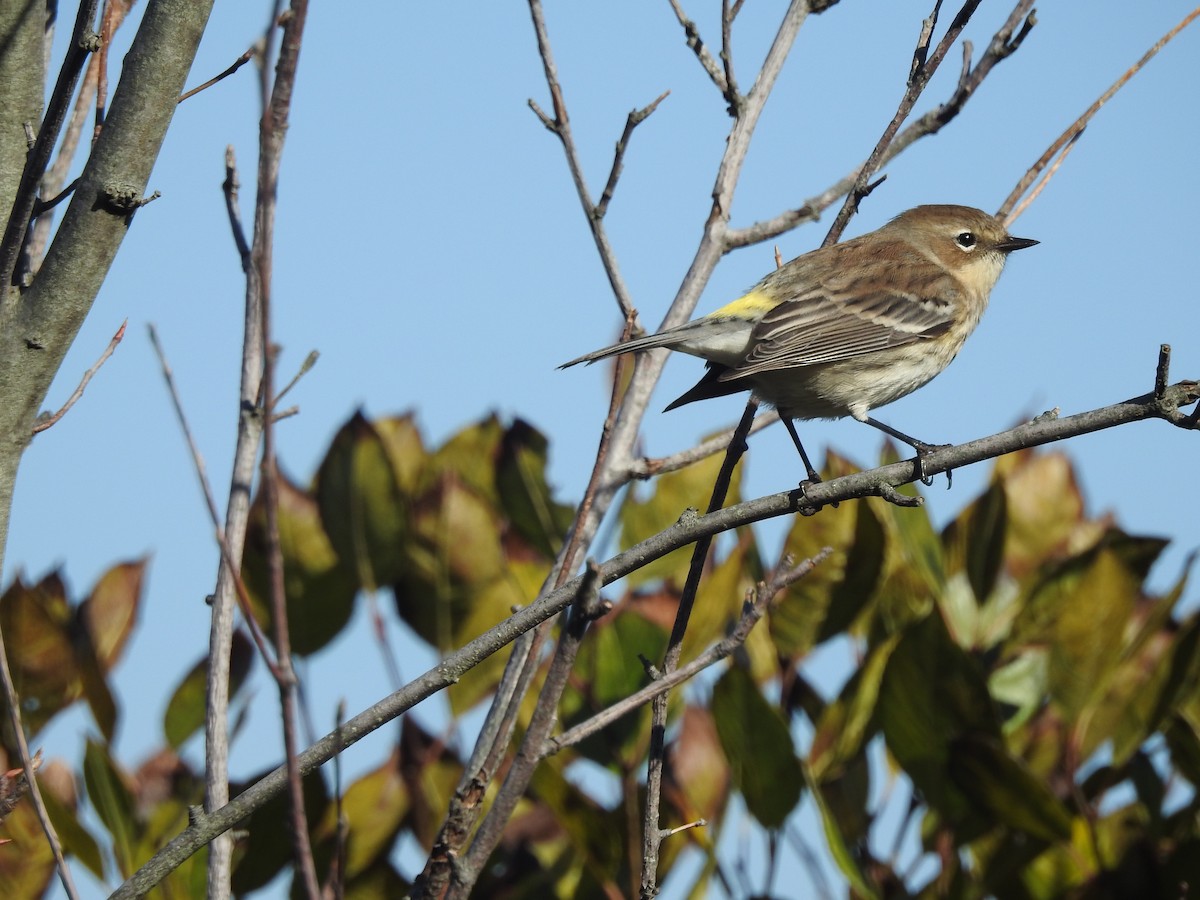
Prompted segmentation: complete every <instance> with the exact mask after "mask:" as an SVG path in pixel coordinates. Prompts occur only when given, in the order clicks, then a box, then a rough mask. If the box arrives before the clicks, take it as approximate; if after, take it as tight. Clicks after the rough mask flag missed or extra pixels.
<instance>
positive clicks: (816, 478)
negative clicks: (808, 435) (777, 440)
mask: <svg viewBox="0 0 1200 900" xmlns="http://www.w3.org/2000/svg"><path fill="white" fill-rule="evenodd" d="M779 418H780V419H782V420H783V427H784V428H786V429H787V431H788V434H790V435H791V436H792V443H793V444H795V445H796V449H797V450H799V451H800V458H801V459H802V460H804V469H805V471H806V472H808V480H809V481H810V482H812V483H813V484H820V483H821V476H820V475H818V474H817V470H816V469H814V468H813V464H812V463H811V462H809V461H808V454H807V453H805V452H804V445H803V444H802V443H800V435H798V434H796V424H795V423H794V422H793V421H792V417H791V416H788V415H785V414H784V413H782V412H781V413H780V414H779Z"/></svg>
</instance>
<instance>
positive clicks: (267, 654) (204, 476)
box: [147, 322, 276, 672]
mask: <svg viewBox="0 0 1200 900" xmlns="http://www.w3.org/2000/svg"><path fill="white" fill-rule="evenodd" d="M147 329H148V331H149V333H150V343H151V344H152V345H153V346H154V353H155V355H156V356H157V357H158V364H159V367H160V368H161V370H162V375H163V381H164V382H165V383H166V385H167V392H168V393H169V394H170V396H171V406H172V407H173V408H174V410H175V416H176V418H177V419H178V421H179V427H180V430H182V431H183V438H184V441H185V442H186V443H187V445H188V453H189V454H190V455H191V458H192V467H193V469H194V470H195V472H196V477H197V478H198V479H199V481H200V491H201V493H202V494H203V495H204V504H205V506H206V507H207V508H208V517H209V521H210V522H211V523H212V526H213V529H214V531H215V533H216V538H217V546H218V547H219V549H220V551H221V561H222V563H223V564H224V565H225V566H226V567H228V568H229V569H230V571H231V574H232V577H233V582H234V584H235V585H236V587H237V596H238V600H239V602H240V603H241V606H242V615H243V616H244V617H245V619H246V627H247V628H249V629H250V635H251V637H252V638H253V639H254V644H255V646H256V647H258V652H259V654H261V656H262V658H263V662H265V663H266V665H267V668H268V669H270V670H271V671H272V672H274V671H275V667H276V663H275V660H274V658H273V656H272V654H271V651H270V650H269V649H268V648H267V642H266V638H265V637H263V633H262V629H260V628H259V627H258V620H257V619H256V618H255V617H254V610H253V607H252V605H251V603H250V593H249V592H248V591H247V590H246V585H245V583H244V582H243V581H242V577H241V572H240V569H238V568H235V566H236V565H237V563H235V560H237V559H238V558H239V557H235V555H234V553H233V551H232V548H231V547H230V546H229V542H228V541H227V540H226V537H225V532H224V531H223V530H222V529H221V520H220V515H219V513H218V512H217V501H216V498H215V497H214V496H213V492H212V486H211V485H210V484H209V481H208V467H207V466H206V465H205V463H204V456H203V454H201V453H200V448H199V446H198V445H197V444H196V439H195V437H194V436H193V435H192V427H191V425H189V424H188V419H187V413H185V412H184V410H183V400H182V399H181V398H180V396H179V389H178V388H177V387H176V386H175V373H174V371H173V370H172V369H171V363H170V362H169V361H168V360H167V354H166V352H165V351H164V350H163V346H162V342H161V341H160V340H159V339H158V329H156V328H155V327H154V323H153V322H151V323H150V324H149V325H147Z"/></svg>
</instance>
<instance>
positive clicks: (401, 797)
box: [317, 753, 410, 879]
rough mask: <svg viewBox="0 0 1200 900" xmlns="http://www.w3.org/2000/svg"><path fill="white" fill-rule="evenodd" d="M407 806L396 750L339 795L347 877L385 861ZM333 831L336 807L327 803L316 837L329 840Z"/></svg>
mask: <svg viewBox="0 0 1200 900" xmlns="http://www.w3.org/2000/svg"><path fill="white" fill-rule="evenodd" d="M409 808H410V804H409V797H408V788H407V786H406V785H405V783H404V778H403V776H402V774H401V771H400V758H399V755H398V754H397V753H393V754H392V755H391V757H390V758H389V759H388V760H387V761H386V762H384V764H383V765H381V766H379V767H378V768H376V769H374V770H372V771H370V772H368V773H367V774H365V775H363V776H362V777H361V778H359V779H358V780H357V781H355V782H354V783H353V784H351V785H350V786H349V787H348V788H347V789H346V792H345V794H344V796H343V797H342V815H343V816H344V817H345V819H346V824H347V828H348V832H347V835H346V869H345V877H346V878H347V879H352V878H356V877H357V876H359V875H361V874H362V873H364V872H366V871H367V870H368V869H369V868H370V867H371V866H373V865H375V864H376V863H378V862H382V861H385V860H386V857H387V854H388V852H389V851H390V849H391V846H392V844H393V843H394V842H395V839H396V835H397V834H399V833H400V826H401V825H402V824H403V822H404V817H405V816H406V815H407V814H408V811H409ZM336 830H337V822H336V808H335V806H334V804H332V803H331V804H330V805H329V807H328V809H327V810H326V815H325V819H324V820H323V821H322V822H321V824H320V826H319V827H318V829H317V837H318V839H321V840H325V841H329V842H332V841H333V840H334V838H335V836H336Z"/></svg>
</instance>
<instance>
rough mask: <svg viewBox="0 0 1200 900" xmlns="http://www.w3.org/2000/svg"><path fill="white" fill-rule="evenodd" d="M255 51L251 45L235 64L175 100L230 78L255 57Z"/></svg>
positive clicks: (193, 94) (192, 94) (195, 93)
mask: <svg viewBox="0 0 1200 900" xmlns="http://www.w3.org/2000/svg"><path fill="white" fill-rule="evenodd" d="M254 53H255V48H254V47H251V48H250V49H249V50H247V51H246V52H245V53H243V54H242V55H241V56H239V57H238V58H237V59H235V60H234V61H233V65H231V66H230V67H229V68H228V69H226V70H225V71H224V72H222V73H221V74H219V75H215V76H213V77H212V78H210V79H208V81H206V82H204V84H202V85H199V86H198V87H194V88H192V89H191V90H190V91H185V92H184V93H182V94H180V96H179V99H178V100H177V101H175V102H176V103H182V102H183V101H184V100H186V99H187V98H188V97H194V96H196V95H197V94H198V93H200V92H201V91H203V90H207V89H208V88H210V87H212V86H213V85H214V84H216V83H217V82H218V81H224V80H225V79H226V78H228V77H229V76H230V75H232V74H233V73H234V72H236V71H237V70H238V69H240V68H241V67H242V66H244V65H245V64H246V63H248V62H250V60H252V59H254Z"/></svg>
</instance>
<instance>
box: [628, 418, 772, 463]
mask: <svg viewBox="0 0 1200 900" xmlns="http://www.w3.org/2000/svg"><path fill="white" fill-rule="evenodd" d="M778 421H779V413H777V412H776V411H775V410H773V409H771V410H767V411H766V412H763V413H760V414H759V415H758V416H756V417H755V419H754V424H753V425H751V426H750V431H749V434H757V433H758V432H760V431H762V430H763V429H764V428H766V427H767V426H768V425H774V424H775V423H776V422H778ZM735 427H736V426H735ZM733 433H734V428H727V429H725V430H724V431H722V432H720V433H718V434H715V435H713V436H712V437H710V438H708V439H707V440H704V441H701V442H700V443H699V444H696V445H695V446H694V447H689V448H688V449H686V450H681V451H679V452H678V453H672V454H671V455H670V456H659V457H648V456H644V457H642V458H641V459H639V460H637V461H636V462H635V463H634V465H633V466H632V467H631V468H630V470H629V475H630V476H631V477H633V478H638V479H642V480H645V479H648V478H654V477H655V476H658V475H665V474H666V473H668V472H677V471H679V470H680V469H683V468H686V467H688V466H690V465H691V464H692V463H695V462H699V461H700V460H702V459H708V457H710V456H716V455H717V454H718V453H722V452H724V451H725V449H726V448H728V447H729V440H730V438H732V437H733Z"/></svg>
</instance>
